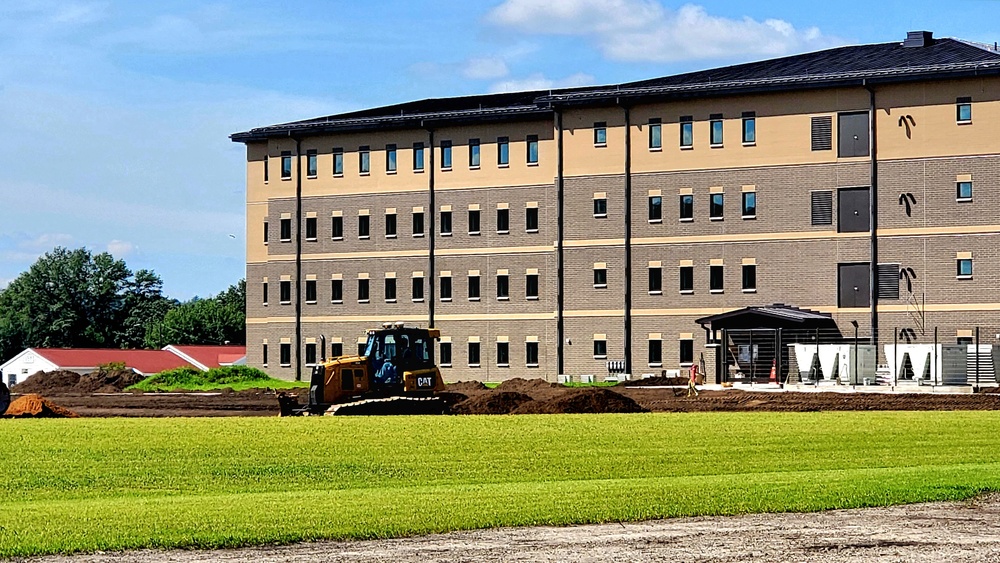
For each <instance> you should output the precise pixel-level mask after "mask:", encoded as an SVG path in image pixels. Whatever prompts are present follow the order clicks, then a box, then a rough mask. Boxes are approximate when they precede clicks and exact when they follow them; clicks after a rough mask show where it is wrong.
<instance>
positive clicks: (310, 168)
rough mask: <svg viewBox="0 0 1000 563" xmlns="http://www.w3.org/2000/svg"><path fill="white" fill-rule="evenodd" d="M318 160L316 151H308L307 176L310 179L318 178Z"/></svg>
mask: <svg viewBox="0 0 1000 563" xmlns="http://www.w3.org/2000/svg"><path fill="white" fill-rule="evenodd" d="M316 158H317V157H316V151H315V150H309V151H306V176H308V177H310V178H315V177H316Z"/></svg>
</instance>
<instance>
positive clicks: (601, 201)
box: [594, 197, 608, 217]
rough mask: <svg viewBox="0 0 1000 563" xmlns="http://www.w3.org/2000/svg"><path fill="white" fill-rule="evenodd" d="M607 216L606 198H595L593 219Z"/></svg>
mask: <svg viewBox="0 0 1000 563" xmlns="http://www.w3.org/2000/svg"><path fill="white" fill-rule="evenodd" d="M607 216H608V198H606V197H595V198H594V217H607Z"/></svg>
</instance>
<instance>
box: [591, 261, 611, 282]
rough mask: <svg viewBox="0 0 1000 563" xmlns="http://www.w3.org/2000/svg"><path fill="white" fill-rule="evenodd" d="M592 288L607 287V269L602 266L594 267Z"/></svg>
mask: <svg viewBox="0 0 1000 563" xmlns="http://www.w3.org/2000/svg"><path fill="white" fill-rule="evenodd" d="M594 287H608V268H607V266H605V265H603V264H596V265H594Z"/></svg>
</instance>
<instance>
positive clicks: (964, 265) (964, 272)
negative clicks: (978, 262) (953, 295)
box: [956, 258, 972, 279]
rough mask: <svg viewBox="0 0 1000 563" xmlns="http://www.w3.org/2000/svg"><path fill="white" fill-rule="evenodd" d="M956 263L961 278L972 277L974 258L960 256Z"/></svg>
mask: <svg viewBox="0 0 1000 563" xmlns="http://www.w3.org/2000/svg"><path fill="white" fill-rule="evenodd" d="M956 265H957V273H958V278H959V279H968V278H971V277H972V258H959V259H958V260H957V264H956Z"/></svg>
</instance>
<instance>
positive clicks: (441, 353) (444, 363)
mask: <svg viewBox="0 0 1000 563" xmlns="http://www.w3.org/2000/svg"><path fill="white" fill-rule="evenodd" d="M438 357H439V358H440V359H441V367H451V342H442V343H440V344H439V345H438Z"/></svg>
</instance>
